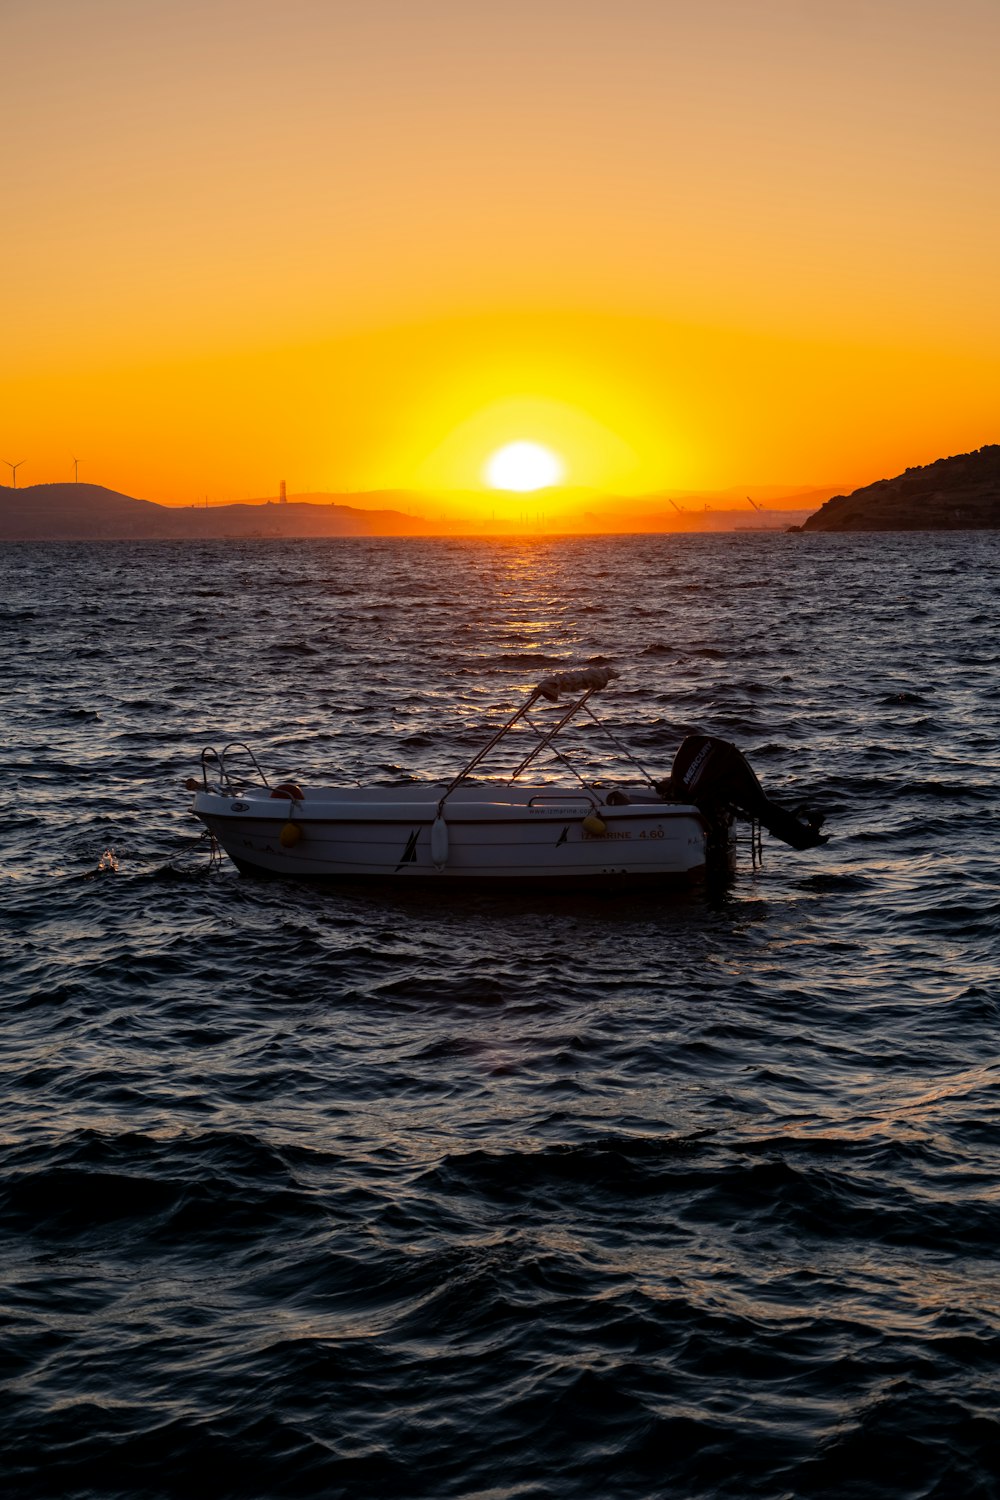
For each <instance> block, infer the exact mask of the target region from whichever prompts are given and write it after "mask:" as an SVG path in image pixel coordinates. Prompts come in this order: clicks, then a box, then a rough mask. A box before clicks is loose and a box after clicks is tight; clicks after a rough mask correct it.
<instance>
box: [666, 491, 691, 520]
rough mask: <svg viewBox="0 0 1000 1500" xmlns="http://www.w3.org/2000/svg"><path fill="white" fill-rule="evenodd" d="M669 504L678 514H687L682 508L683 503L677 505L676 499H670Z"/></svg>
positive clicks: (668, 497)
mask: <svg viewBox="0 0 1000 1500" xmlns="http://www.w3.org/2000/svg"><path fill="white" fill-rule="evenodd" d="M667 499H668V500H670V496H669V495H668V496H667ZM670 504H671V505H672V506H673V507H674V510H675V511H676V512H677V514H678V515H679V516H684V515H687V511H686V510H685V509H684V507H683V505H678V504H677V501H676V500H670Z"/></svg>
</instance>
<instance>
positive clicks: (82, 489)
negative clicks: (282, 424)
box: [0, 484, 427, 541]
mask: <svg viewBox="0 0 1000 1500" xmlns="http://www.w3.org/2000/svg"><path fill="white" fill-rule="evenodd" d="M426 531H427V523H426V522H425V521H422V520H420V519H419V518H417V517H415V516H409V515H404V514H403V512H402V511H397V510H392V509H386V510H362V509H360V508H359V507H357V506H352V505H341V504H339V503H337V502H336V501H331V499H330V497H327V498H326V502H325V503H324V504H317V503H315V500H314V501H313V503H306V502H303V501H297V500H290V501H289V502H288V504H287V505H279V504H277V503H267V502H265V503H263V504H257V505H253V504H238V505H213V506H211V507H210V508H205V507H203V506H171V505H157V504H156V502H155V501H153V500H136V499H134V498H133V497H132V496H131V495H121V494H119V493H118V491H117V490H109V489H105V487H104V486H103V485H100V484H33V485H27V486H25V487H24V488H23V489H16V490H15V489H11V488H8V487H6V486H2V487H0V539H3V540H5V541H129V540H135V541H169V540H176V539H182V538H189V539H190V538H205V539H207V538H215V539H219V538H226V537H234V538H235V537H293V536H295V537H300V536H412V535H414V534H420V533H426Z"/></svg>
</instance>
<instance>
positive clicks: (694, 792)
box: [660, 734, 828, 849]
mask: <svg viewBox="0 0 1000 1500" xmlns="http://www.w3.org/2000/svg"><path fill="white" fill-rule="evenodd" d="M660 786H661V788H662V790H663V792H664V794H665V795H666V796H668V797H672V798H675V799H676V800H677V801H681V802H693V803H694V804H695V806H696V807H697V808H699V809H700V810H701V811H704V812H706V813H711V812H715V811H718V810H719V809H722V808H727V807H729V808H732V809H734V811H736V812H740V813H742V814H743V815H744V817H747V818H755V819H756V820H757V822H759V823H760V824H761V825H762V826H763V827H764V828H766V829H767V831H768V833H773V834H774V837H775V838H776V839H781V841H782V843H784V844H790V845H791V847H792V848H793V849H815V848H816V846H817V845H818V844H825V843H827V842H828V840H827V838H826V835H824V834H822V833H820V831H819V830H820V825H821V823H822V821H823V820H822V817H820V816H815V815H812V814H809V813H806V814H802V815H800V814H799V813H794V812H790V811H789V810H788V808H785V807H779V806H778V804H777V803H776V802H772V801H771V800H770V798H769V797H767V796H766V795H765V793H764V789H763V787H762V786H761V784H760V782H759V781H758V780H757V777H756V776H755V775H754V772H753V771H752V769H751V767H750V763H749V762H748V761H747V759H746V757H745V756H744V755H743V754H742V753H741V752H740V751H739V750H737V748H736V746H735V745H731V744H730V743H729V741H728V740H719V739H715V738H714V737H713V736H712V735H708V734H691V735H688V737H687V739H685V740H684V741H683V743H682V744H681V747H680V749H679V750H678V752H677V754H676V755H675V756H674V763H673V766H672V767H671V770H670V776H669V777H668V778H667V780H666V782H661V783H660Z"/></svg>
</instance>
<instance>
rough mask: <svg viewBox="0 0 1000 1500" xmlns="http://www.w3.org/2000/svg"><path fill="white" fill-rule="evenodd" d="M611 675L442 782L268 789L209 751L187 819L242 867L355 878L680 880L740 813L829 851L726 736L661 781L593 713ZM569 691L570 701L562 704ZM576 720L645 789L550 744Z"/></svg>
mask: <svg viewBox="0 0 1000 1500" xmlns="http://www.w3.org/2000/svg"><path fill="white" fill-rule="evenodd" d="M617 676H618V673H617V672H616V671H615V670H614V669H613V668H610V667H590V668H587V669H585V670H583V671H579V672H559V673H554V674H553V675H552V676H549V677H546V678H544V679H543V680H542V681H541V682H540V683H539V684H538V686H537V687H536V688H534V689H533V691H532V692H531V693H530V694H529V696H528V698H527V701H526V702H525V703H523V704H522V705H521V707H520V708H519V709H518V710H517V711H516V713H514V714H513V715H512V716H511V718H509V719H508V720H506V721H505V722H504V724H503V725H502V726H501V727H500V728H499V729H498V730H497V731H496V732H495V733H494V735H493V736H492V738H491V739H490V740H489V742H488V743H487V744H486V745H485V746H484V747H483V749H482V750H480V751H479V753H478V754H477V755H475V756H473V758H472V760H471V761H469V763H468V764H467V765H466V766H465V767H464V768H463V769H462V770H461V771H460V772H459V774H458V775H457V776H455V777H454V778H453V780H452V781H450V782H448V783H445V784H441V785H436V784H429V783H420V782H417V783H412V782H411V783H409V784H407V785H404V786H386V787H381V786H380V787H370V788H362V787H343V786H341V787H337V786H333V787H313V786H300V785H298V784H297V783H293V782H282V783H281V784H280V785H277V786H271V785H269V783H268V781H267V778H266V777H265V776H264V773H263V772H262V771H261V769H260V766H259V765H258V763H257V760H256V757H255V756H254V755H253V754H252V752H250V751H249V750H248V748H247V747H246V746H245V745H242V744H233V745H228V746H227V747H226V748H225V750H224V751H223V752H222V754H221V755H217V754H216V752H215V751H214V750H212V749H211V748H207V749H205V750H204V751H202V757H201V772H202V774H201V777H200V779H199V778H195V777H192V778H191V779H189V781H188V782H187V786H188V788H189V790H191V791H193V792H194V794H195V796H194V801H193V803H192V811H193V812H194V813H195V814H196V816H197V817H199V818H200V819H201V820H202V822H203V823H204V824H205V826H206V828H207V829H208V830H209V831H210V833H211V834H212V836H213V838H214V840H217V841H218V844H219V845H220V846H221V848H222V849H224V850H225V852H226V854H228V855H229V857H230V859H231V860H232V861H233V863H234V864H235V865H236V866H237V868H238V869H239V870H241V871H242V872H244V873H247V874H249V873H260V872H268V873H271V874H276V875H297V876H325V877H329V876H333V877H340V878H343V879H351V880H355V879H365V878H369V879H370V878H377V879H382V880H393V881H413V880H421V879H423V880H436V881H451V882H455V881H465V882H468V881H502V882H510V883H513V884H514V885H517V886H522V885H529V884H530V885H534V884H536V883H549V884H552V885H560V886H575V885H583V886H614V887H618V886H622V885H625V884H628V883H631V882H636V881H641V882H647V881H661V882H662V881H671V880H673V881H681V882H687V881H692V880H696V879H698V878H699V877H700V876H703V875H704V874H705V873H706V869H707V868H708V867H710V866H713V865H714V866H718V867H720V868H721V867H725V866H726V865H727V864H728V862H729V861H730V859H731V854H732V826H733V821H734V817H735V816H736V814H737V813H738V812H739V813H743V814H744V815H745V816H747V817H748V818H751V819H759V820H760V821H761V822H763V823H764V826H766V827H773V822H774V820H775V819H777V820H779V822H780V820H785V821H786V823H787V824H790V825H791V826H792V832H793V837H792V838H788V828H787V827H786V828H785V831H782V829H781V828H780V827H778V828H774V831H775V832H777V833H778V836H779V837H782V838H785V839H786V841H787V842H792V843H795V844H796V846H797V847H800V848H806V847H809V845H810V844H812V843H820V842H824V840H823V839H822V838H821V837H820V836H819V835H818V833H817V832H816V827H817V826H818V825H812V824H805V823H802V822H801V821H800V820H799V819H797V818H796V817H795V816H794V815H792V814H789V813H785V812H783V811H782V810H780V809H777V808H775V807H774V805H773V804H772V803H769V802H767V799H766V798H765V797H764V795H763V792H761V790H760V787H759V784H758V783H757V779H756V777H755V776H754V774H753V772H752V771H751V770H750V768H749V766H748V765H747V764H746V762H745V761H744V760H743V757H742V756H741V755H740V754H739V752H738V751H737V750H736V749H735V747H733V746H731V745H728V744H726V743H725V742H724V741H722V740H713V739H709V738H707V737H704V736H694V737H690V738H689V739H687V740H685V741H684V745H683V746H682V748H681V751H680V752H679V753H678V756H677V757H676V759H675V761H674V768H673V771H672V772H671V775H670V776H669V777H668V778H666V779H664V780H661V781H655V780H654V779H653V778H652V776H650V775H649V773H648V772H647V771H646V770H645V768H644V767H642V766H641V765H640V764H639V763H638V761H637V760H636V758H635V756H633V755H632V754H631V753H630V752H629V751H628V750H627V749H626V748H625V747H624V746H623V745H621V744H620V743H619V742H618V740H617V739H616V738H615V736H614V735H613V734H612V733H611V731H610V730H608V729H607V727H606V726H604V725H602V724H601V721H600V720H599V719H597V717H596V715H595V714H594V713H593V710H592V709H591V708H590V707H589V699H590V698H591V697H592V696H593V694H595V693H598V692H600V691H602V690H603V689H604V688H606V687H607V686H608V684H609V683H610V682H611V681H612V679H613V678H615V677H617ZM564 695H568V701H560V700H561V699H564ZM533 710H539V713H538V714H537V715H536V713H534V712H533ZM581 710H583V711H584V712H585V713H587V714H588V715H589V716H590V718H591V719H592V720H593V721H594V723H595V724H597V725H598V726H599V727H600V728H601V729H602V730H603V732H604V733H605V734H606V735H608V737H609V738H610V739H611V740H612V742H613V744H614V745H615V747H616V749H617V750H618V751H619V752H620V753H621V755H622V756H623V758H624V759H625V760H627V761H628V762H630V763H631V768H632V774H634V773H635V772H638V774H639V778H640V779H638V780H629V781H628V782H615V783H613V784H612V785H603V784H600V783H597V782H591V781H588V780H587V778H586V777H584V776H583V775H581V773H580V772H579V770H578V769H577V766H576V764H575V762H574V761H573V760H570V758H569V757H568V755H567V754H566V753H565V752H564V750H563V748H562V746H561V745H560V744H557V743H556V741H557V738H558V736H559V735H560V733H561V731H562V730H563V729H564V728H565V726H566V725H567V724H568V723H569V721H570V720H571V719H572V718H573V717H574V716H575V715H576V714H578V713H579V712H580V711H581ZM524 733H527V734H528V735H529V736H530V738H531V743H530V748H529V749H528V751H527V753H526V754H525V755H524V756H523V757H521V758H520V761H519V763H518V764H517V765H516V767H515V768H514V769H513V771H512V772H511V773H510V774H508V775H507V776H506V777H505V779H503V780H493V781H478V780H476V781H474V780H472V776H473V773H474V772H475V771H477V770H478V769H479V768H480V767H481V766H482V763H483V762H484V761H485V760H486V759H487V757H488V756H490V755H492V754H494V753H495V752H497V751H498V750H499V749H500V747H501V746H502V745H504V744H505V743H506V744H509V741H510V737H511V736H517V735H518V734H521V735H523V734H524ZM235 751H243V752H245V753H246V754H247V755H249V757H250V760H251V762H252V764H253V767H254V770H255V771H256V773H257V777H258V780H257V781H256V782H248V781H247V780H246V779H245V778H242V777H238V776H237V775H236V774H234V772H233V771H232V769H231V766H232V761H233V753H234V752H235ZM543 753H551V754H554V755H555V756H557V757H558V758H559V760H560V761H561V762H562V764H563V766H564V767H565V768H566V769H567V771H568V772H569V773H571V776H572V778H573V780H574V783H575V784H572V785H565V786H561V785H549V784H544V783H539V784H534V785H531V784H525V783H524V782H523V781H522V780H521V778H522V776H523V774H524V772H525V771H526V770H527V769H528V767H529V766H531V765H533V764H534V762H535V761H536V760H537V759H538V757H539V756H540V755H542V754H543ZM734 757H735V760H734V759H733V758H734ZM737 762H738V764H737ZM210 774H211V775H213V776H214V777H215V780H214V781H213V780H211V779H210ZM722 782H725V788H724V790H722V791H720V785H721V783H722ZM754 789H755V790H754ZM741 793H742V796H741ZM750 804H753V805H750ZM765 812H767V813H770V814H772V815H773V817H772V818H770V819H769V817H767V816H765Z"/></svg>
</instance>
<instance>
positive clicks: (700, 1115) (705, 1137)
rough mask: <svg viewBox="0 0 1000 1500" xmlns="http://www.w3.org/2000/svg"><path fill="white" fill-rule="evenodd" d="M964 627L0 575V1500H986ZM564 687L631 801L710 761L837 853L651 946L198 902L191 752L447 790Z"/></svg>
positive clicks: (964, 602) (985, 1141)
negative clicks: (531, 701) (807, 809)
mask: <svg viewBox="0 0 1000 1500" xmlns="http://www.w3.org/2000/svg"><path fill="white" fill-rule="evenodd" d="M998 581H1000V548H998V542H997V540H996V538H995V536H992V535H989V534H962V533H955V534H950V535H904V536H888V537H886V536H862V537H851V536H809V535H804V536H802V535H800V536H784V535H777V534H767V533H760V534H754V533H745V534H741V535H728V536H653V537H620V538H604V537H602V538H591V539H587V538H574V539H571V540H566V539H559V538H547V537H539V538H531V539H519V540H503V541H495V540H473V541H466V540H438V541H433V540H432V541H397V540H383V539H380V540H364V539H350V540H334V541H309V542H271V541H235V542H213V543H194V542H191V543H176V544H175V543H144V544H138V543H137V544H128V543H105V544H94V545H83V544H76V545H69V544H66V545H60V544H51V545H46V546H36V545H8V546H6V547H5V548H4V549H3V550H2V552H0V692H2V698H3V721H2V740H0V814H2V850H3V854H2V867H0V921H2V944H3V949H2V963H3V971H4V977H3V981H2V992H0V1005H2V1022H3V1030H2V1050H0V1058H2V1067H3V1075H2V1084H3V1086H2V1090H0V1139H2V1153H0V1270H2V1275H0V1309H2V1312H0V1319H2V1326H0V1375H2V1378H3V1382H4V1384H3V1399H2V1404H0V1480H2V1482H3V1483H4V1484H5V1486H6V1490H7V1492H8V1493H11V1494H13V1495H26V1496H27V1495H32V1496H33V1495H60V1496H80V1497H83V1496H111V1495H121V1496H136V1495H149V1496H159V1495H164V1496H165V1495H172V1494H179V1493H185V1494H211V1495H213V1496H216V1497H220V1496H228V1495H232V1496H256V1495H261V1496H265V1495H267V1496H270V1495H317V1496H320V1495H322V1496H333V1497H337V1496H344V1497H354V1496H359V1497H360V1496H365V1497H368V1496H377V1497H399V1500H417V1497H424V1496H426V1497H436V1496H463V1497H477V1500H487V1497H490V1500H501V1497H502V1500H515V1497H516V1500H570V1497H572V1500H593V1497H623V1500H624V1497H644V1496H666V1495H670V1496H675V1495H676V1496H706V1497H707V1496H726V1497H733V1500H745V1497H750V1496H761V1497H763V1496H767V1497H781V1496H798V1495H808V1496H827V1495H828V1496H838V1497H840V1496H845V1495H850V1496H855V1497H858V1496H872V1497H875V1496H878V1497H884V1496H897V1495H898V1496H903V1495H905V1496H913V1497H918V1496H921V1497H932V1496H933V1497H939V1500H941V1497H952V1496H962V1497H963V1500H980V1497H981V1500H986V1497H991V1496H995V1495H996V1494H997V1479H996V1475H997V1472H998V1469H1000V1419H998V1398H1000V1270H998V1266H997V1247H998V1244H1000V1191H998V1182H997V1166H998V1146H1000V1062H998V1047H1000V973H998V970H1000V959H998V954H1000V882H998V874H997V866H998V850H1000V791H998V779H1000V675H998V667H1000V638H998V635H997V630H996V602H997V585H998ZM593 662H600V663H605V662H609V663H613V664H614V665H616V666H618V667H619V668H620V669H621V671H622V676H621V678H620V680H619V681H618V682H617V683H616V684H615V685H614V686H613V688H612V689H610V690H609V691H608V692H607V693H605V694H603V695H602V697H601V699H600V709H601V712H602V714H603V715H604V716H605V717H606V718H607V721H608V723H609V725H610V727H611V728H612V730H613V732H614V734H615V735H616V737H618V738H619V739H620V740H621V741H622V743H623V744H625V745H626V746H627V747H628V748H629V750H630V751H631V752H632V753H633V754H634V755H635V756H636V757H638V759H639V760H640V761H641V762H642V763H643V764H644V765H645V766H647V767H648V768H649V770H650V772H651V773H652V774H654V775H655V776H662V775H664V774H666V772H667V771H668V770H669V768H670V762H671V758H672V755H673V752H674V750H675V749H676V747H677V745H678V744H679V743H680V740H681V739H682V737H683V736H684V735H685V734H686V733H688V732H691V731H703V732H707V733H711V734H715V735H721V736H722V737H724V738H726V739H730V740H733V741H735V742H736V743H737V744H738V745H739V746H740V748H741V749H742V750H743V751H744V752H745V753H746V754H747V756H748V758H749V759H750V762H751V764H752V765H753V766H754V768H755V770H756V771H757V773H758V774H759V776H760V777H761V779H762V781H763V783H764V785H765V788H766V789H767V790H768V791H769V792H770V793H771V794H772V795H774V796H776V797H778V798H779V799H783V800H785V801H787V802H788V803H789V805H792V806H795V805H797V804H799V803H801V802H808V803H809V805H810V806H813V807H817V808H820V809H822V810H823V811H824V812H825V814H826V819H827V822H826V828H827V831H828V832H829V834H830V842H829V844H828V845H826V846H825V847H822V848H819V849H816V850H813V851H809V852H808V853H805V854H796V853H794V852H793V851H792V850H790V849H787V848H785V847H784V846H781V845H778V844H775V843H774V842H773V841H772V840H769V839H768V838H767V836H766V835H765V845H764V862H763V866H762V867H761V868H757V869H755V868H754V867H753V864H752V861H751V858H750V849H749V845H744V847H743V849H742V851H741V855H740V868H739V870H738V873H737V875H736V878H735V879H734V881H733V883H732V884H731V886H730V887H729V888H728V889H726V890H723V891H721V892H714V891H712V892H704V891H699V890H696V891H695V892H693V893H692V894H691V895H689V896H687V897H683V898H677V897H676V896H666V895H664V896H660V895H657V894H655V893H650V894H649V895H647V896H642V897H640V898H637V897H635V896H634V895H631V896H629V897H628V898H625V899H623V898H615V897H613V896H611V897H607V898H603V899H601V898H596V897H588V898H580V897H575V896H558V895H549V896H541V895H537V894H532V893H530V892H511V893H504V894H499V895H498V894H491V893H486V894H484V893H481V892H475V891H471V892H463V891H456V890H455V888H454V887H453V886H451V885H449V886H448V888H447V889H446V890H440V891H439V890H437V889H435V888H433V887H431V888H430V889H427V890H416V889H400V890H398V891H393V890H385V889H382V890H376V891H369V890H366V889H352V888H351V887H349V886H348V887H344V886H336V885H326V886H324V885H320V884H296V883H293V882H283V881H258V880H252V879H245V878H242V877H240V876H239V875H238V874H237V873H236V871H235V870H234V869H233V868H232V866H231V865H229V864H228V862H224V864H223V866H222V867H221V868H219V869H213V868H212V865H211V862H210V860H209V857H208V853H207V850H206V847H205V843H204V841H203V840H201V839H200V837H199V833H200V825H198V824H197V823H196V822H194V821H192V819H191V817H190V815H189V812H188V804H189V801H190V797H189V794H188V793H186V792H185V791H184V788H183V782H184V779H185V778H186V777H187V776H190V775H192V774H196V773H197V770H198V764H197V758H198V755H199V752H200V751H201V749H202V746H203V745H205V744H211V745H214V746H216V747H217V748H221V746H222V745H223V744H225V743H226V742H228V741H231V740H243V741H247V742H248V743H249V744H250V745H251V746H252V748H253V749H254V750H255V752H256V754H257V755H258V757H259V759H260V761H261V763H262V765H263V766H264V768H265V770H266V771H267V772H268V773H269V774H270V775H271V776H272V778H273V777H281V778H284V777H287V776H294V778H295V779H296V780H299V781H302V782H305V783H308V782H310V781H312V782H316V781H320V782H327V783H329V782H344V783H347V784H353V783H354V782H361V783H362V784H370V783H377V782H382V783H392V782H394V781H397V782H398V781H402V780H405V779H407V778H411V777H417V778H427V777H438V778H440V777H446V776H447V777H450V776H451V775H452V774H454V773H455V772H456V771H457V770H458V769H459V768H460V767H461V765H462V764H463V762H464V761H465V760H466V759H467V758H468V757H469V756H470V755H471V754H472V753H473V751H474V750H475V749H476V748H478V746H479V745H480V744H481V743H483V740H484V738H485V737H486V735H487V733H488V732H489V731H490V729H491V728H492V727H495V726H496V725H497V724H498V723H499V722H500V721H501V719H502V717H503V716H504V715H505V714H506V713H508V712H510V711H511V709H512V708H513V706H514V705H516V704H517V702H518V701H519V698H520V697H521V696H522V695H523V694H524V693H525V692H526V690H527V689H528V688H529V687H530V686H531V685H532V684H533V683H534V682H535V681H536V680H537V679H538V678H539V677H540V676H543V675H544V674H545V673H546V672H548V671H550V670H552V669H556V668H559V667H562V666H571V665H573V666H575V665H584V664H587V663H593ZM566 744H567V750H568V752H569V753H570V754H571V755H572V756H573V757H574V759H575V762H576V763H577V764H578V765H580V766H581V767H583V768H585V769H586V770H587V772H588V774H589V773H590V772H591V771H592V772H594V773H595V774H598V775H603V774H610V767H611V764H612V751H611V750H610V748H609V746H608V745H607V743H606V742H605V741H602V740H601V739H600V738H599V737H598V736H597V734H596V731H595V732H594V734H593V735H592V736H588V735H587V734H586V733H577V732H576V731H574V732H573V735H572V737H571V738H569V739H567V741H566ZM555 769H556V770H558V767H556V768H555Z"/></svg>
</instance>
